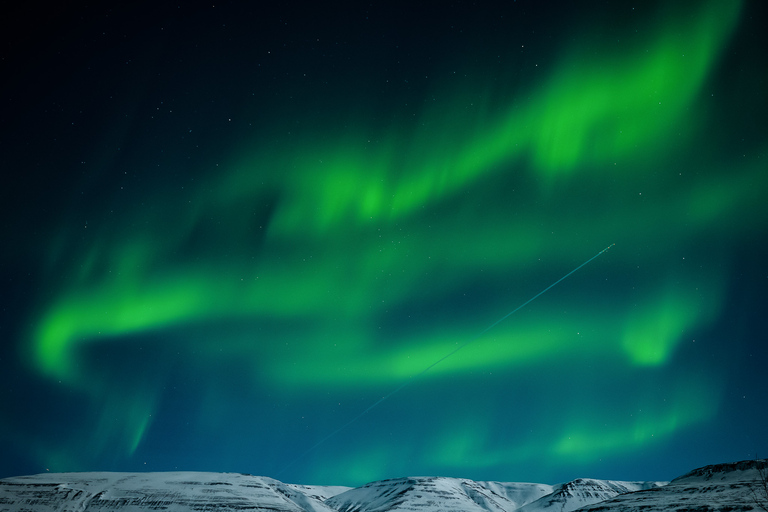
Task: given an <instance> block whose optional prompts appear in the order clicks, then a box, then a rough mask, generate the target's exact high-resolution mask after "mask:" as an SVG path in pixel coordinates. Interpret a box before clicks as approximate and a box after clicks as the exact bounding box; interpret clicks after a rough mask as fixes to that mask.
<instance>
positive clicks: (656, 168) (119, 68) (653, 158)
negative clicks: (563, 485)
mask: <svg viewBox="0 0 768 512" xmlns="http://www.w3.org/2000/svg"><path fill="white" fill-rule="evenodd" d="M390 9H391V10H390ZM541 9H543V7H537V6H536V5H535V4H528V3H527V2H522V1H521V2H513V3H509V4H508V5H506V4H497V3H488V4H484V5H481V6H472V7H471V6H466V5H463V4H460V3H455V4H454V3H449V4H447V5H445V6H443V7H441V8H439V9H438V11H440V12H439V14H437V15H434V13H432V14H430V13H429V12H427V11H426V10H420V9H415V8H412V13H411V14H410V15H409V16H405V18H408V19H407V20H402V19H401V18H402V17H403V16H402V13H400V14H396V11H397V10H396V9H395V7H394V6H387V7H384V6H379V7H372V8H370V9H363V7H360V6H357V7H355V8H352V9H342V8H341V7H339V8H338V9H335V8H331V9H328V11H327V12H323V13H322V14H319V13H313V12H308V11H294V10H292V9H289V8H287V7H285V8H284V9H281V8H274V9H272V10H263V11H260V12H256V11H251V10H249V8H247V7H243V6H237V5H229V4H223V5H220V6H217V7H210V6H209V7H205V8H203V7H200V8H197V7H194V8H193V7H184V8H183V9H179V10H178V12H177V11H176V10H173V9H168V10H166V9H164V8H158V9H157V11H156V12H155V13H154V14H153V16H151V17H149V18H147V19H144V18H141V21H137V20H139V16H140V14H139V12H138V10H136V11H134V10H132V9H116V10H114V12H110V13H109V16H105V13H101V12H100V11H98V8H94V9H92V10H90V11H88V12H82V13H79V12H75V11H73V12H65V13H61V14H62V15H64V16H65V17H71V19H73V20H79V21H77V22H76V27H75V28H76V29H77V30H75V28H73V30H72V31H70V30H64V29H62V28H61V27H59V26H58V24H56V23H54V22H52V24H51V25H49V26H48V28H49V29H50V30H49V31H48V32H45V33H43V32H41V33H39V34H38V36H39V39H36V40H35V43H34V44H32V43H31V42H29V41H27V42H26V43H23V42H19V43H17V44H15V45H11V46H10V47H9V48H11V50H9V52H10V53H9V58H8V64H6V66H7V67H9V69H12V70H14V71H15V72H16V73H14V74H13V76H14V77H15V80H13V81H11V83H10V84H9V85H8V86H7V90H8V94H7V95H6V96H7V97H8V98H13V99H12V101H10V105H11V107H12V109H11V112H12V115H17V118H16V119H18V121H17V122H18V126H17V127H16V129H15V130H14V131H13V132H11V131H8V130H9V128H4V131H3V137H2V141H3V145H4V147H5V148H6V156H5V157H4V158H5V160H4V161H5V164H4V165H5V166H7V167H6V168H7V169H13V170H14V175H13V176H12V177H11V181H10V185H11V186H10V187H9V188H8V189H7V190H6V191H4V193H3V199H5V205H4V207H3V208H4V209H5V210H6V215H5V220H4V222H5V223H6V224H5V226H6V227H7V229H6V232H7V233H9V236H8V237H7V242H8V245H7V247H8V249H7V250H6V251H5V253H4V255H3V256H2V258H3V261H4V265H3V268H4V271H3V276H2V277H3V279H4V282H5V283H6V290H5V291H4V292H3V294H2V297H3V303H4V304H5V306H4V309H3V315H4V316H3V319H4V324H5V325H6V327H5V328H4V329H5V330H4V332H3V349H2V353H1V354H0V356H2V361H3V362H4V363H5V365H6V366H10V367H12V371H9V372H8V373H7V375H5V376H4V377H2V381H0V383H2V384H3V385H4V386H5V389H8V390H9V391H8V393H7V394H6V396H5V397H4V398H3V399H2V400H3V402H2V406H3V410H5V411H7V412H8V413H7V415H4V416H3V419H2V420H1V421H0V433H3V434H4V435H3V437H4V439H6V441H4V444H6V445H7V446H8V445H9V443H12V444H13V446H12V447H10V448H9V450H10V451H9V453H10V456H8V457H5V458H4V461H3V463H2V464H3V465H1V466H0V472H2V473H3V475H0V476H10V475H13V474H24V473H32V472H40V471H46V470H50V471H80V470H125V471H134V470H173V469H185V470H187V469H189V470H207V471H238V472H247V473H253V474H260V475H267V476H276V475H278V474H279V475H280V476H279V477H278V478H280V479H281V480H284V481H287V482H294V483H324V484H340V485H359V484H362V483H365V482H367V481H371V480H375V479H383V478H391V477H396V476H403V475H416V474H434V475H443V476H461V477H467V478H474V479H485V480H502V481H512V480H518V481H541V482H546V483H556V482H558V481H562V480H566V479H571V478H576V477H580V476H589V477H596V478H614V479H665V478H672V477H674V476H676V475H677V474H681V473H683V472H685V471H687V470H689V469H692V468H693V467H696V466H700V465H704V464H708V463H715V462H725V461H729V460H737V459H745V458H749V457H754V456H757V455H759V454H761V453H763V452H764V451H765V438H764V428H763V426H764V425H765V421H766V419H768V418H766V413H765V411H764V409H765V408H764V407H763V405H764V404H765V401H766V398H768V396H767V395H766V388H765V386H764V385H763V384H762V383H761V379H760V378H759V375H758V370H759V369H760V368H762V366H764V365H763V364H762V361H764V359H765V356H766V348H765V343H764V339H765V336H764V334H765V329H764V322H763V320H762V318H763V311H764V310H765V306H766V304H767V302H766V296H765V293H766V291H767V290H766V284H768V274H767V273H766V270H765V266H764V256H765V255H766V248H767V247H768V245H766V236H765V233H766V228H768V213H767V212H768V210H766V208H765V205H764V203H765V196H766V191H768V175H767V174H766V163H765V159H766V156H765V155H766V152H765V150H766V137H765V135H766V133H765V128H764V126H763V124H764V119H765V114H766V113H767V112H766V101H765V94H764V90H765V88H764V86H765V83H766V72H765V71H766V67H765V61H764V57H762V56H761V54H760V51H759V50H758V48H761V46H760V44H761V43H764V42H765V41H764V36H762V35H759V34H761V33H762V32H761V30H762V29H761V27H762V25H761V23H760V20H763V21H765V16H764V15H765V13H764V9H763V8H762V7H761V6H759V5H757V4H756V3H755V2H743V3H742V2H735V1H714V0H711V1H704V2H683V3H675V5H674V6H668V5H666V4H665V3H663V2H659V3H653V2H652V3H650V4H645V5H642V6H637V7H632V6H631V5H629V4H626V5H624V6H612V7H610V8H608V9H603V8H600V7H599V6H598V5H597V4H594V5H593V4H591V3H589V4H585V5H583V6H582V8H581V9H577V8H576V7H575V6H570V5H569V6H566V5H565V4H564V5H563V6H561V8H560V9H559V10H558V11H559V12H560V14H559V15H557V16H555V17H551V15H550V14H546V13H544V11H541ZM317 16H321V18H319V19H322V20H323V23H319V24H317V25H315V24H313V23H312V20H313V19H317ZM107 18H108V19H107ZM427 20H429V21H430V22H429V23H428V24H427V23H426V21H427ZM100 38H101V39H100ZM60 48H64V50H65V51H62V50H60ZM48 72H50V73H52V74H53V76H55V77H56V78H57V79H56V80H55V83H50V82H48V83H46V84H43V83H42V82H40V80H39V79H40V78H41V77H43V76H45V75H46V73H48ZM29 82H33V83H35V85H34V86H32V87H31V88H26V87H25V85H24V84H26V83H29ZM24 113H26V114H24ZM6 131H7V133H6ZM612 244H615V245H614V246H612V247H611V249H610V250H609V251H606V252H604V253H603V254H601V255H600V256H599V257H598V258H595V259H594V260H593V261H591V262H590V263H589V264H588V265H586V266H584V267H583V268H582V269H579V270H578V272H576V273H574V274H573V275H572V276H569V277H568V279H566V280H564V281H563V282H562V283H560V284H558V285H557V286H556V287H554V288H552V289H551V290H550V291H548V292H547V293H546V294H544V295H542V296H541V297H539V298H537V299H536V300H535V301H534V302H532V303H531V304H529V305H527V306H526V307H525V308H523V309H521V310H520V311H518V312H516V313H515V314H514V315H512V316H510V317H509V318H508V319H506V320H505V321H503V322H501V323H500V324H498V325H496V326H494V327H493V328H492V329H490V330H488V331H487V332H484V333H483V331H484V329H485V328H486V327H488V326H489V325H491V324H493V323H494V322H495V321H496V320H498V319H499V318H501V317H503V316H504V315H505V314H507V313H508V312H510V311H512V310H513V309H514V308H515V307H517V306H518V305H520V304H522V303H524V302H525V301H526V300H528V299H530V298H531V297H533V296H535V295H536V294H537V293H539V292H540V291H542V290H543V289H545V288H546V287H547V286H548V285H550V284H552V283H553V282H555V281H556V280H557V279H559V278H560V277H562V276H563V275H565V274H567V273H568V272H569V271H571V270H573V269H574V268H576V267H577V266H579V265H580V264H581V263H583V262H584V261H586V260H588V259H589V258H591V257H592V256H594V255H595V254H597V253H598V252H599V251H600V250H602V249H604V248H605V247H606V246H610V245H612ZM480 333H483V334H482V335H480V336H478V335H479V334H480ZM475 338H477V339H475ZM470 340H474V341H472V343H471V344H470V345H468V346H467V347H465V348H464V349H462V350H461V351H459V352H457V353H456V354H455V355H454V356H452V357H450V358H448V359H446V360H445V361H443V362H441V363H440V364H439V365H437V366H435V367H434V368H431V369H430V370H429V371H428V372H426V373H424V374H422V372H423V370H424V369H425V368H427V367H429V366H430V365H431V364H433V363H434V362H436V361H438V360H439V359H441V358H442V357H443V356H445V355H446V354H448V353H450V352H451V351H452V350H454V349H455V348H456V347H457V346H461V345H463V344H464V343H466V342H468V341H470ZM414 376H417V378H415V379H413V380H412V381H410V379H412V378H414ZM406 382H409V385H408V386H406V387H405V388H403V389H402V390H401V391H399V392H397V393H396V394H394V395H392V396H391V397H390V398H388V399H387V400H386V401H384V402H382V403H381V404H380V405H379V406H377V407H376V408H374V409H372V410H371V411H370V412H369V413H367V414H365V415H363V416H362V417H361V418H360V419H359V420H357V421H355V422H354V423H353V424H351V425H349V426H348V427H347V428H345V429H344V430H343V431H342V432H340V433H339V434H338V435H333V436H332V437H331V438H329V439H327V440H326V441H322V440H323V439H325V438H326V436H328V435H329V434H331V433H333V432H336V431H337V429H339V428H340V427H342V426H343V425H345V424H347V422H349V421H350V419H352V418H355V417H356V416H357V415H358V414H360V413H361V412H362V411H364V410H366V408H368V407H369V406H370V405H371V404H373V403H376V402H377V400H379V399H380V398H381V397H383V396H386V395H387V394H388V393H390V392H392V391H393V390H394V389H397V388H398V387H399V386H401V385H402V384H403V383H406ZM713 439H717V440H718V442H717V443H712V440H713ZM318 443H320V444H318ZM715 445H716V446H715ZM313 447H314V448H313ZM307 450H310V451H309V452H308V453H307Z"/></svg>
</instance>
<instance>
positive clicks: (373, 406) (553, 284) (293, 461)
mask: <svg viewBox="0 0 768 512" xmlns="http://www.w3.org/2000/svg"><path fill="white" fill-rule="evenodd" d="M614 245H616V244H615V243H613V244H611V245H609V246H608V247H606V248H605V249H603V250H602V251H600V252H598V253H597V254H595V255H594V256H592V257H591V258H589V259H588V260H587V261H585V262H584V263H582V264H581V265H579V266H578V267H576V268H574V269H573V270H571V271H570V272H568V273H567V274H565V275H564V276H563V277H561V278H560V279H558V280H557V281H555V282H554V283H552V284H550V285H549V286H547V287H546V288H544V289H543V290H541V291H540V292H539V293H537V294H536V295H534V296H533V297H531V298H530V299H528V300H527V301H525V302H523V303H522V304H520V305H519V306H517V307H516V308H515V309H513V310H512V311H510V312H509V313H507V314H506V315H504V316H503V317H501V318H499V319H498V320H496V321H495V322H493V323H492V324H491V325H489V326H488V327H486V328H485V329H483V330H482V331H481V332H479V333H478V334H477V335H475V336H474V337H473V338H470V339H469V340H467V341H465V342H464V343H462V344H461V345H459V346H458V347H456V348H455V349H453V350H452V351H450V352H448V353H447V354H446V355H444V356H443V357H441V358H440V359H438V360H437V361H435V362H434V363H432V364H430V365H429V366H427V367H426V368H424V369H423V370H422V371H420V372H419V373H417V374H416V375H413V376H412V377H410V378H409V379H408V380H406V381H405V382H403V383H402V384H400V385H399V386H398V387H396V388H395V389H393V390H392V391H390V392H389V393H387V394H386V395H384V396H383V397H381V398H379V399H378V400H377V401H376V402H374V403H373V404H371V405H369V406H368V408H367V409H365V410H364V411H363V412H361V413H359V414H358V415H357V416H355V417H354V418H352V419H351V420H349V421H348V422H346V423H345V424H344V425H342V426H341V427H339V428H337V429H336V430H334V431H333V432H331V433H330V434H328V435H327V436H325V437H324V438H322V439H321V440H319V441H318V442H316V443H315V444H314V445H312V446H311V447H310V448H309V449H307V450H306V451H305V452H304V453H302V454H301V455H299V456H298V457H296V458H295V459H293V460H292V461H291V462H290V463H288V465H287V466H285V467H284V468H283V469H281V470H280V471H278V473H277V474H276V475H275V476H276V477H277V476H280V475H281V474H282V473H283V472H285V471H286V470H287V469H288V468H290V467H291V466H293V465H294V464H295V463H296V462H298V461H299V460H301V459H303V458H304V457H306V456H307V455H309V454H310V453H312V452H313V451H314V450H316V449H317V448H318V447H319V446H321V445H322V444H323V443H325V442H326V441H328V440H329V439H331V438H332V437H334V436H335V435H336V434H338V433H339V432H341V431H342V430H344V429H346V428H347V427H349V426H350V425H352V424H353V423H354V422H356V421H357V420H359V419H360V418H362V417H363V416H365V415H366V414H368V413H369V412H370V411H372V410H373V409H375V408H376V407H378V406H379V405H380V404H381V403H382V402H384V401H385V400H387V399H388V398H389V397H391V396H392V395H394V394H395V393H397V392H399V391H400V390H402V389H403V388H404V387H406V386H407V385H409V384H410V383H411V382H413V381H414V380H416V379H418V378H419V377H421V376H422V375H424V374H425V373H427V372H428V371H429V370H431V369H432V368H434V367H435V366H437V365H438V364H440V363H442V362H443V361H445V360H446V359H448V358H449V357H451V356H452V355H454V354H455V353H456V352H458V351H459V350H461V349H463V348H464V347H466V346H467V345H469V344H471V343H474V342H475V341H477V339H478V338H480V337H481V336H482V335H483V334H485V333H487V332H488V331H490V330H491V329H493V328H494V327H496V326H497V325H499V324H500V323H501V322H503V321H504V320H506V319H507V318H509V317H510V316H512V315H513V314H515V313H517V312H518V311H520V310H521V309H523V308H524V307H525V306H527V305H528V304H530V303H531V302H533V301H534V300H536V299H538V298H539V297H541V296H542V295H544V294H545V293H547V292H548V291H549V290H551V289H552V288H554V287H555V286H557V285H558V284H559V283H560V282H562V281H563V280H565V279H566V278H567V277H568V276H570V275H571V274H573V273H574V272H576V271H577V270H579V269H580V268H582V267H583V266H585V265H586V264H587V263H589V262H591V261H592V260H594V259H595V258H597V257H598V256H600V255H601V254H603V253H604V252H606V251H607V250H608V249H610V248H611V247H613V246H614Z"/></svg>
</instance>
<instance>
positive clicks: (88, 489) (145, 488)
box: [0, 472, 333, 512]
mask: <svg viewBox="0 0 768 512" xmlns="http://www.w3.org/2000/svg"><path fill="white" fill-rule="evenodd" d="M315 491H316V490H315ZM118 509H119V510H120V512H139V511H143V512H144V511H147V510H163V511H166V512H190V511H195V512H197V511H202V510H212V509H216V510H217V511H221V512H226V511H230V510H231V511H243V510H252V511H258V510H270V511H280V512H333V510H332V509H330V508H328V507H327V506H326V505H324V504H323V503H322V501H320V500H318V499H315V498H312V497H310V496H308V495H307V494H304V493H303V492H301V491H300V490H299V489H297V488H295V487H291V486H288V485H286V484H283V483H282V482H278V481H277V480H273V479H271V478H266V477H257V476H251V475H240V474H234V473H187V472H178V473H54V474H42V475H33V476H23V477H14V478H6V479H3V480H0V511H2V512H29V511H34V512H86V511H87V512H101V511H105V512H106V511H109V512H113V511H115V510H118Z"/></svg>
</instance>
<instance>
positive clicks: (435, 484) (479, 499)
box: [325, 477, 552, 512]
mask: <svg viewBox="0 0 768 512" xmlns="http://www.w3.org/2000/svg"><path fill="white" fill-rule="evenodd" d="M551 491H552V487H551V486H548V485H544V484H501V483H497V482H475V481H472V480H466V479H461V478H443V477H410V478H395V479H392V480H381V481H378V482H372V483H369V484H366V485H364V486H362V487H358V488H356V489H352V490H349V491H347V492H344V493H341V494H339V495H336V496H334V497H332V498H329V499H328V500H326V502H325V503H326V504H327V505H329V506H330V507H332V508H334V509H336V510H337V511H338V512H384V511H390V510H398V511H408V510H412V511H416V510H418V511H424V510H438V509H439V510H440V511H442V512H450V511H457V512H459V511H461V512H488V511H490V512H511V511H513V510H516V509H518V508H519V507H521V506H522V505H524V504H525V503H528V501H532V500H535V499H537V498H539V497H541V496H543V495H545V494H548V493H550V492H551Z"/></svg>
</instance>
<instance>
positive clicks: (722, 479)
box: [580, 459, 768, 512]
mask: <svg viewBox="0 0 768 512" xmlns="http://www.w3.org/2000/svg"><path fill="white" fill-rule="evenodd" d="M767 465H768V460H765V459H763V460H757V461H755V460H748V461H742V462H733V463H729V464H715V465H712V466H704V467H703V468H699V469H694V470H693V471H691V472H690V473H686V474H685V475H683V476H680V477H678V478H675V479H674V480H672V481H671V482H670V483H669V484H668V485H665V486H664V487H658V488H654V489H649V490H643V491H638V492H633V493H629V494H622V495H620V496H617V497H615V498H613V499H610V500H607V501H604V502H602V503H599V504H597V505H593V506H590V507H585V508H583V509H581V511H580V512H598V511H599V512H640V511H643V512H654V511H661V510H679V511H688V510H690V511H693V510H695V511H697V512H730V511H736V510H739V511H747V510H768V495H765V494H761V493H760V492H758V483H759V481H760V480H761V476H760V474H759V472H758V468H765V467H766V466H767ZM763 475H765V473H763ZM755 493H757V494H755Z"/></svg>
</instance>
